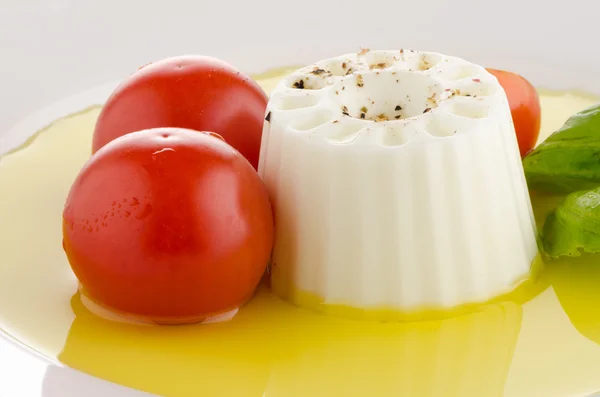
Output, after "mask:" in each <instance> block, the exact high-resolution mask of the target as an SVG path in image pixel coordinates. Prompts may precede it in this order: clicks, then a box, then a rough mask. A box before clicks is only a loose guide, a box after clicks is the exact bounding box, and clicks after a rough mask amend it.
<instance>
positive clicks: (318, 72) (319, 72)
mask: <svg viewBox="0 0 600 397" xmlns="http://www.w3.org/2000/svg"><path fill="white" fill-rule="evenodd" d="M311 73H312V74H315V75H317V76H318V75H320V74H323V73H327V71H326V70H325V69H321V68H314V69H313V71H312V72H311Z"/></svg>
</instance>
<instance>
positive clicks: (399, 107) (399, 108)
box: [394, 105, 402, 112]
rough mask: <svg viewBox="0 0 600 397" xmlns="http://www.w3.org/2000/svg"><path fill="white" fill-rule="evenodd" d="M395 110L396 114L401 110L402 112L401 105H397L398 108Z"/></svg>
mask: <svg viewBox="0 0 600 397" xmlns="http://www.w3.org/2000/svg"><path fill="white" fill-rule="evenodd" d="M394 110H395V111H396V112H397V111H399V110H402V106H400V105H396V107H395V108H394Z"/></svg>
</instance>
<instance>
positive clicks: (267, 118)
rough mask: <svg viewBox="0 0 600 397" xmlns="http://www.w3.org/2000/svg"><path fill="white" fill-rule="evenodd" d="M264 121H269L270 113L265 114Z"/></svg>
mask: <svg viewBox="0 0 600 397" xmlns="http://www.w3.org/2000/svg"><path fill="white" fill-rule="evenodd" d="M265 121H271V112H269V113H267V117H265Z"/></svg>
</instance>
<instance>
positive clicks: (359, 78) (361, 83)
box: [356, 74, 365, 87]
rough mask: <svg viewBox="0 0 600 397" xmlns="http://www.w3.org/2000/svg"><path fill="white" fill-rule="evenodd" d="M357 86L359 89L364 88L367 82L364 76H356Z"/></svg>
mask: <svg viewBox="0 0 600 397" xmlns="http://www.w3.org/2000/svg"><path fill="white" fill-rule="evenodd" d="M356 85H357V86H358V87H364V85H365V82H364V80H363V77H362V74H359V75H358V76H356Z"/></svg>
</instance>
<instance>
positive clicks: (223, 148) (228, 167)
mask: <svg viewBox="0 0 600 397" xmlns="http://www.w3.org/2000/svg"><path fill="white" fill-rule="evenodd" d="M273 232H274V226H273V218H272V212H271V207H270V204H269V200H268V196H267V192H266V189H265V187H264V185H263V183H262V181H261V180H260V178H259V176H258V174H257V173H256V172H255V170H254V169H253V168H252V166H251V165H250V164H249V163H248V161H247V160H246V159H245V158H244V157H243V156H242V155H241V154H240V153H239V152H237V151H236V150H235V149H233V148H232V147H231V146H229V145H228V144H227V143H225V142H223V141H222V140H220V139H219V138H218V137H214V136H211V135H208V134H205V133H200V132H197V131H191V130H183V129H173V128H159V129H153V130H147V131H140V132H134V133H131V134H127V135H125V136H122V137H120V138H117V139H115V140H113V141H112V142H110V143H109V144H107V145H105V146H104V147H103V148H102V149H100V150H99V151H98V152H96V154H94V155H93V156H92V158H91V159H90V160H89V161H88V163H87V164H86V165H85V166H84V167H83V169H82V170H81V172H80V173H79V175H78V176H77V178H76V180H75V182H74V183H73V185H72V187H71V190H70V192H69V195H68V198H67V200H66V204H65V207H64V211H63V247H64V250H65V252H66V254H67V257H68V259H69V263H70V264H71V267H72V269H73V271H74V273H75V275H76V276H77V278H78V279H79V281H80V282H81V284H82V285H83V287H84V289H85V291H86V294H87V295H88V296H89V297H90V298H91V299H92V300H94V301H95V302H97V303H99V304H102V305H104V306H108V307H110V308H113V309H116V310H118V311H121V312H126V313H130V314H135V315H138V316H144V317H148V318H150V319H155V320H159V321H166V322H187V321H198V320H201V319H203V318H206V317H208V316H210V315H214V314H219V313H224V312H226V311H229V310H231V309H234V308H236V307H239V306H240V305H241V304H243V303H244V302H245V301H246V300H248V299H249V298H250V297H251V296H252V294H253V291H254V290H255V288H256V286H257V284H258V283H259V281H260V279H261V277H262V275H263V273H264V271H265V268H266V266H267V262H268V260H269V256H270V253H271V248H272V245H273Z"/></svg>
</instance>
